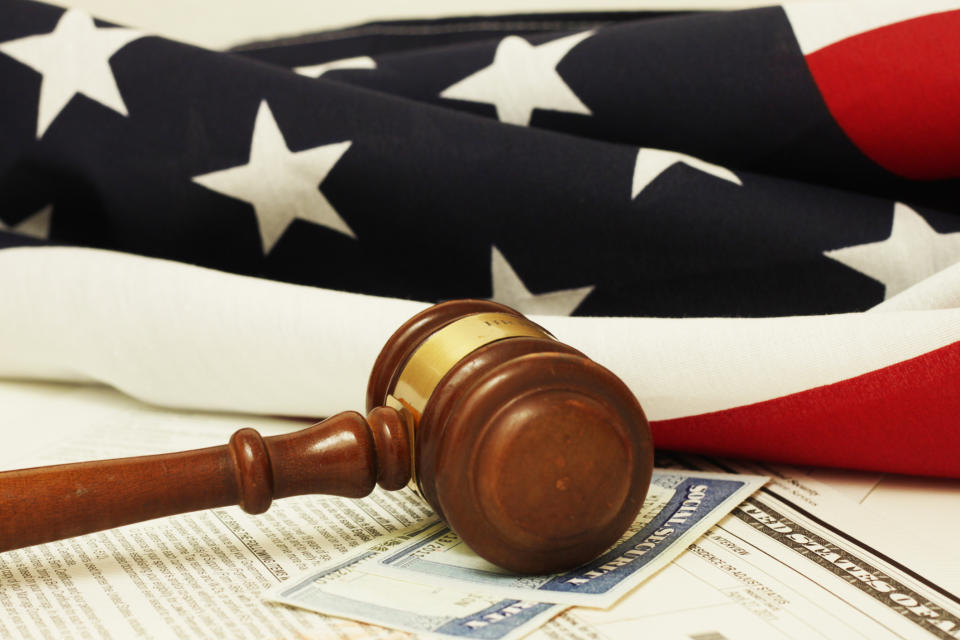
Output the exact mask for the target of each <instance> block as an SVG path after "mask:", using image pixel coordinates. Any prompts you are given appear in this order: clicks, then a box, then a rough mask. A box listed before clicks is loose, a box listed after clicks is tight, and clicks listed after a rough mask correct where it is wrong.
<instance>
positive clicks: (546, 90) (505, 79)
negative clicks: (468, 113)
mask: <svg viewBox="0 0 960 640" xmlns="http://www.w3.org/2000/svg"><path fill="white" fill-rule="evenodd" d="M593 33H594V32H593V31H585V32H582V33H577V34H574V35H571V36H566V37H564V38H559V39H557V40H551V41H550V42H547V43H544V44H541V45H536V46H534V45H532V44H530V43H529V42H527V41H526V40H524V39H523V38H521V37H519V36H507V37H506V38H504V39H503V40H501V41H500V44H499V45H498V46H497V51H496V53H495V54H494V58H493V64H491V65H489V66H487V67H484V68H483V69H481V70H480V71H477V72H476V73H474V74H472V75H469V76H467V77H466V78H464V79H463V80H460V81H459V82H457V83H455V84H453V85H451V86H449V87H447V88H446V89H444V90H443V91H442V92H441V93H440V97H441V98H452V99H455V100H467V101H469V102H485V103H488V104H492V105H494V107H495V108H496V110H497V117H498V118H499V119H500V121H501V122H506V123H508V124H517V125H522V126H527V125H529V124H530V117H531V115H532V114H533V110H534V109H549V110H552V111H563V112H566V113H580V114H583V115H591V113H590V109H588V108H587V106H586V105H584V104H583V102H581V101H580V99H579V98H578V97H577V96H576V94H575V93H574V92H573V91H572V90H571V89H570V87H569V86H567V83H566V82H564V80H563V78H561V77H560V74H559V73H558V72H557V68H556V67H557V65H558V64H559V63H560V61H561V60H562V59H563V58H564V56H566V55H567V54H568V53H570V50H571V49H573V48H574V47H575V46H577V45H578V44H580V43H581V42H583V41H584V40H586V39H587V38H589V37H590V36H592V35H593Z"/></svg>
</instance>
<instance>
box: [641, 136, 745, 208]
mask: <svg viewBox="0 0 960 640" xmlns="http://www.w3.org/2000/svg"><path fill="white" fill-rule="evenodd" d="M678 162H682V163H683V164H685V165H687V166H689V167H692V168H694V169H697V170H698V171H703V172H704V173H709V174H710V175H712V176H714V177H716V178H720V179H721V180H726V181H728V182H733V183H734V184H737V185H741V186H742V185H743V183H742V182H741V181H740V178H738V177H737V174H735V173H734V172H733V171H730V169H727V168H725V167H721V166H720V165H716V164H711V163H709V162H706V161H704V160H701V159H699V158H694V157H693V156H688V155H687V154H685V153H677V152H676V151H665V150H663V149H650V148H646V147H641V148H640V151H638V152H637V161H636V163H635V164H634V166H633V185H632V187H631V189H630V199H631V200H632V199H634V198H636V197H637V196H638V195H640V192H641V191H643V190H644V189H646V188H647V186H648V185H649V184H650V183H651V182H653V181H654V180H656V179H657V178H658V177H659V176H660V174H661V173H663V172H664V171H666V170H667V169H669V168H670V167H672V166H673V165H675V164H676V163H678Z"/></svg>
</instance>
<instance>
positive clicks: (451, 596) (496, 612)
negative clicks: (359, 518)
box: [264, 528, 567, 640]
mask: <svg viewBox="0 0 960 640" xmlns="http://www.w3.org/2000/svg"><path fill="white" fill-rule="evenodd" d="M430 530H431V531H432V530H433V528H431V529H430ZM396 541H397V539H393V540H390V541H387V542H386V543H385V542H380V543H378V544H374V545H370V546H368V547H365V548H361V549H359V550H354V551H353V552H351V553H350V554H349V555H348V556H347V557H346V558H340V559H338V560H334V561H332V562H329V563H327V564H326V565H324V566H321V567H318V568H316V569H314V570H312V571H310V572H308V573H306V574H304V575H302V576H299V577H296V578H291V579H289V580H287V581H286V582H284V583H283V584H282V585H279V586H278V587H275V588H274V589H272V590H270V591H268V592H267V593H266V594H265V595H264V597H265V598H266V599H267V600H270V601H272V602H279V603H282V604H287V605H291V606H295V607H299V608H302V609H308V610H310V611H315V612H317V613H322V614H326V615H331V616H336V617H339V618H349V619H351V620H358V621H361V622H367V623H370V624H376V625H380V626H383V627H389V628H391V629H400V630H402V631H410V632H413V633H415V634H418V635H425V636H435V637H440V638H457V639H468V638H477V639H480V640H514V639H516V638H520V637H522V636H524V635H526V634H528V633H530V632H531V631H533V630H534V629H536V628H538V627H540V626H541V625H543V624H544V623H546V622H547V621H548V620H550V619H551V618H553V617H554V616H556V615H558V614H559V613H561V612H562V611H563V610H564V609H566V608H567V607H566V605H558V604H551V603H544V602H533V601H528V600H522V599H516V598H499V597H496V596H494V597H490V596H486V595H476V594H471V593H467V592H464V591H460V590H456V589H451V588H449V587H448V586H447V585H444V584H439V585H438V584H423V583H417V582H409V581H407V580H403V579H399V578H392V577H386V576H378V575H372V574H368V573H366V572H365V571H364V570H363V569H364V567H365V566H367V565H368V564H369V561H370V559H371V558H375V557H377V556H378V555H379V554H382V553H384V552H385V549H388V548H389V547H388V546H387V545H389V544H390V543H392V542H396Z"/></svg>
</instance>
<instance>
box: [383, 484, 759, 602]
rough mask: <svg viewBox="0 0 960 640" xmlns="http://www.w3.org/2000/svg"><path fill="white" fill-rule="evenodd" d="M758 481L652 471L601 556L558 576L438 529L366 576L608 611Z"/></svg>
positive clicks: (404, 546)
mask: <svg viewBox="0 0 960 640" xmlns="http://www.w3.org/2000/svg"><path fill="white" fill-rule="evenodd" d="M766 480H767V478H765V477H761V476H747V475H735V474H723V473H707V472H699V471H674V470H669V471H667V470H654V472H653V479H652V481H651V485H650V490H649V492H648V494H647V498H646V501H645V502H644V505H643V508H642V509H641V511H640V514H639V515H638V516H637V519H636V520H635V521H634V523H633V525H631V527H630V528H629V529H628V530H627V532H626V533H625V534H624V535H623V536H622V537H621V538H620V540H619V541H617V543H616V544H614V545H613V546H612V547H611V548H610V549H609V550H608V551H607V552H606V553H604V554H603V555H601V556H600V557H599V558H597V559H595V560H593V561H591V562H588V563H587V564H585V565H583V566H581V567H578V568H577V569H573V570H570V571H566V572H564V573H560V574H552V575H543V576H519V575H514V574H510V573H508V572H506V571H504V570H502V569H499V568H498V567H495V566H493V565H492V564H490V563H489V562H487V561H486V560H483V559H482V558H480V557H479V556H477V555H476V554H475V553H473V552H472V551H471V550H470V549H469V548H468V547H467V546H466V545H465V544H464V543H463V542H462V541H461V540H460V538H459V536H457V534H455V533H453V532H452V531H450V530H449V529H448V528H446V527H445V526H444V525H442V524H441V525H437V526H436V527H432V528H430V529H427V530H426V531H424V532H423V533H421V534H419V535H417V536H415V537H413V538H411V539H410V540H408V541H406V542H403V543H402V544H400V545H399V546H397V547H396V548H395V549H394V550H392V551H390V552H387V553H382V554H380V555H377V556H375V557H372V558H370V562H369V564H368V565H367V566H366V567H365V569H364V570H365V571H367V572H368V573H376V574H379V575H382V576H389V577H394V578H397V579H402V580H407V581H409V582H412V583H419V584H430V585H435V584H446V585H449V586H451V587H454V588H457V589H459V590H461V591H465V592H468V593H473V594H486V595H487V596H488V597H491V598H493V597H499V598H517V599H521V600H529V601H535V602H554V603H560V604H567V605H579V606H586V607H599V608H607V607H609V606H611V605H612V604H613V603H614V602H616V601H617V600H618V599H619V598H620V597H621V596H623V595H624V594H625V593H627V592H628V591H630V590H631V589H633V587H635V586H637V585H638V584H640V583H641V582H643V581H644V580H645V579H646V578H648V577H650V576H651V575H653V574H654V573H656V572H657V571H658V570H659V569H661V568H662V567H663V566H664V565H666V564H667V563H668V562H670V561H671V560H672V559H673V558H675V557H676V556H677V555H679V554H680V553H681V552H682V551H683V550H684V549H686V548H687V546H688V545H689V544H690V543H692V542H693V541H694V540H696V539H697V538H699V537H700V536H701V535H702V534H703V533H704V532H706V531H707V529H709V528H710V527H712V526H713V525H714V524H716V523H717V522H718V521H719V520H720V519H721V518H723V517H724V516H725V515H727V514H728V513H729V512H730V511H731V510H732V509H733V508H734V507H736V506H737V505H738V504H740V503H741V502H743V500H744V499H745V498H747V497H748V496H749V495H750V494H752V493H753V492H754V491H756V490H757V489H759V488H760V487H761V486H763V484H764V483H765V482H766Z"/></svg>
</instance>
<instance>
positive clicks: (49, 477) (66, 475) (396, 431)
mask: <svg viewBox="0 0 960 640" xmlns="http://www.w3.org/2000/svg"><path fill="white" fill-rule="evenodd" d="M368 420H369V424H368V422H367V420H364V418H363V416H362V415H360V414H359V413H355V412H352V411H348V412H344V413H340V414H337V415H335V416H333V417H332V418H329V419H327V420H324V421H323V422H320V423H317V424H315V425H313V426H311V427H308V428H306V429H303V430H301V431H297V432H295V433H289V434H283V435H278V436H271V437H268V438H263V437H261V436H260V434H259V433H257V432H256V431H254V430H253V429H241V430H240V431H237V432H236V433H234V434H233V437H231V438H230V443H229V444H227V445H222V446H218V447H209V448H206V449H195V450H193V451H183V452H180V453H168V454H162V455H153V456H139V457H135V458H119V459H114V460H98V461H93V462H79V463H75V464H62V465H55V466H50V467H34V468H32V469H21V470H18V471H5V472H2V473H0V551H8V550H10V549H17V548H20V547H26V546H30V545H34V544H40V543H42V542H50V541H52V540H60V539H62V538H69V537H72V536H78V535H81V534H84V533H92V532H94V531H102V530H103V529H109V528H112V527H118V526H121V525H125V524H131V523H133V522H140V521H143V520H149V519H152V518H159V517H162V516H170V515H174V514H177V513H186V512H188V511H197V510H199V509H209V508H213V507H223V506H227V505H232V504H239V505H240V506H241V507H242V508H243V509H244V510H245V511H247V512H248V513H262V512H264V511H266V510H267V508H268V507H269V506H270V503H271V502H272V501H273V499H274V498H286V497H288V496H294V495H301V494H305V493H325V494H332V495H338V496H345V497H350V498H360V497H363V496H365V495H367V494H368V493H370V492H371V491H372V490H373V488H374V486H375V484H376V483H377V482H378V481H379V483H380V485H381V486H382V487H384V488H385V489H399V488H401V487H403V486H405V485H406V484H407V482H408V480H409V478H410V449H409V436H408V427H407V417H406V415H405V414H401V413H400V412H397V411H395V410H394V409H390V408H387V407H378V408H376V409H374V410H373V411H371V412H370V415H369V417H368Z"/></svg>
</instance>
